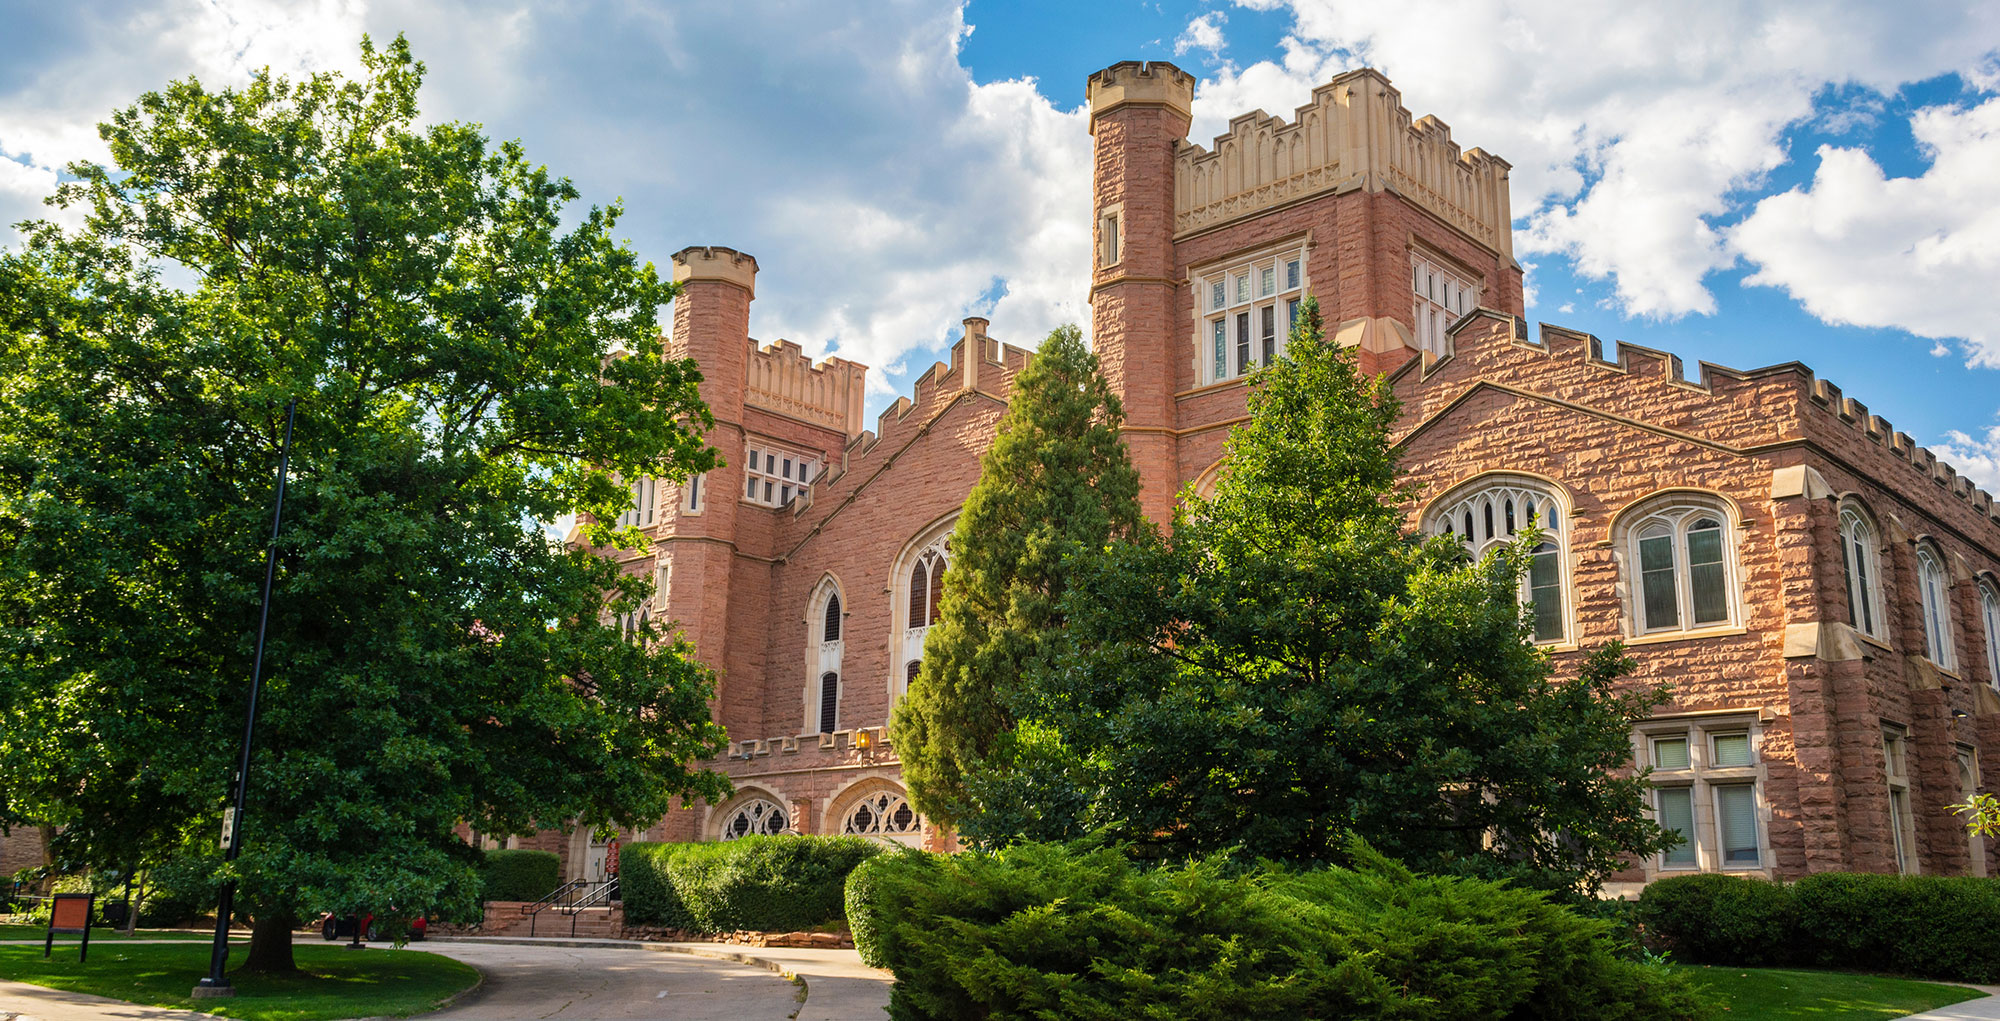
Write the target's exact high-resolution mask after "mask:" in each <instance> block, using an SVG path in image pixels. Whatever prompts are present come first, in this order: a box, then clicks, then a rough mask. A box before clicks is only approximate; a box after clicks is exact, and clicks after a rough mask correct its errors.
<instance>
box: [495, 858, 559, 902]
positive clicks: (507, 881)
mask: <svg viewBox="0 0 2000 1021" xmlns="http://www.w3.org/2000/svg"><path fill="white" fill-rule="evenodd" d="M560 885H562V858H561V856H559V855H557V854H556V853H555V852H554V851H530V850H526V849H519V850H512V851H508V850H496V851H488V852H486V862H485V864H484V866H483V867H482V868H481V870H480V883H479V896H480V899H481V900H529V901H533V900H541V899H542V898H543V897H546V896H548V895H549V894H551V893H554V892H555V889H556V887H558V886H560Z"/></svg>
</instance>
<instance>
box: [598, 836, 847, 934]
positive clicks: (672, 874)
mask: <svg viewBox="0 0 2000 1021" xmlns="http://www.w3.org/2000/svg"><path fill="white" fill-rule="evenodd" d="M881 852H882V845H880V844H878V843H875V842H874V841H871V840H867V839H865V838H862V837H820V836H808V837H792V836H784V837H767V836H750V837H744V838H742V839H740V840H731V841H725V842H721V843H706V844H648V843H639V844H632V845H630V846H628V847H627V848H626V849H625V850H623V851H621V852H620V853H619V857H618V860H619V886H620V893H621V895H622V896H623V897H624V899H625V915H626V917H627V918H630V919H632V920H633V921H635V922H639V923H641V924H647V925H660V926H664V927H667V928H676V929H686V930H689V931H692V932H731V931H734V930H738V929H754V930H762V931H765V932H790V931H797V930H801V929H811V928H814V927H816V926H821V925H825V924H827V923H829V922H838V921H840V920H841V918H842V912H843V908H844V896H845V893H844V886H845V883H846V881H847V876H848V873H850V872H853V871H854V868H855V866H857V865H859V864H861V863H862V862H863V861H865V860H867V859H869V858H871V857H873V856H875V855H877V854H880V853H881Z"/></svg>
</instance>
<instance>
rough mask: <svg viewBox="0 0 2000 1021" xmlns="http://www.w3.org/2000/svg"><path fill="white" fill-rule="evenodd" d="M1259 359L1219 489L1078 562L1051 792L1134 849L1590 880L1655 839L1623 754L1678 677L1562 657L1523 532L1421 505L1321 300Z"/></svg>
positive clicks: (1058, 667)
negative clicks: (1285, 343) (1434, 515)
mask: <svg viewBox="0 0 2000 1021" xmlns="http://www.w3.org/2000/svg"><path fill="white" fill-rule="evenodd" d="M1289 348H1290V350H1289V354H1288V357H1287V358H1285V359H1281V360H1279V361H1278V362H1277V363H1276V364H1275V365H1274V366H1272V367H1271V368H1269V369H1266V370H1263V371H1261V372H1259V373H1258V374H1257V375H1256V376H1255V377H1254V378H1253V380H1252V383H1251V392H1250V402H1249V408H1250V419H1249V421H1248V422H1246V423H1245V424H1244V425H1242V426H1240V427H1238V428H1237V429H1236V430H1235V432H1234V433H1233V434H1232V435H1231V437H1230V441H1229V446H1228V453H1227V457H1226V460H1225V462H1224V469H1223V472H1222V475H1221V477H1220V479H1219V481H1218V483H1217V488H1216V493H1215V496H1214V498H1213V499H1212V500H1204V499H1201V498H1198V497H1195V496H1193V495H1191V494H1190V495H1189V496H1188V497H1186V498H1185V499H1184V501H1183V505H1182V507H1181V511H1180V513H1179V515H1178V517H1177V518H1176V521H1175V525H1174V530H1173V532H1172V534H1171V535H1170V536H1168V537H1165V538H1163V539H1159V540H1147V539H1144V538H1143V537H1142V541H1140V542H1137V543H1124V544H1115V545H1113V546H1110V547H1107V548H1105V549H1104V550H1103V551H1102V552H1100V553H1097V554H1095V555H1091V556H1085V557H1081V558H1078V560H1077V561H1075V562H1074V563H1072V564H1071V565H1070V568H1069V570H1070V575H1069V579H1070V590H1069V592H1068V595H1067V597H1066V599H1065V601H1064V603H1063V606H1062V609H1063V612H1064V616H1065V625H1066V631H1065V633H1064V635H1063V644H1064V652H1063V654H1062V655H1061V656H1059V657H1055V659H1054V661H1053V662H1045V663H1044V665H1043V668H1042V669H1039V670H1037V671H1035V672H1034V673H1033V674H1032V675H1031V676H1030V677H1029V678H1028V679H1027V680H1026V682H1024V685H1023V687H1024V688H1026V689H1027V692H1026V694H1024V696H1023V697H1022V699H1021V700H1020V704H1022V705H1024V706H1030V707H1032V708H1033V711H1032V712H1029V713H1026V714H1024V719H1023V721H1022V723H1021V729H1022V732H1023V733H1036V734H1053V735H1056V738H1055V739H1048V738H1043V739H1042V740H1041V741H1040V743H1039V744H1038V745H1037V747H1038V748H1042V749H1049V750H1052V751H1051V755H1052V757H1053V760H1054V761H1053V762H1052V763H1049V764H1047V765H1037V764H1035V763H1017V765H1016V767H1015V768H1016V770H1017V772H1020V773H1026V774H1032V775H1040V776H1043V777H1062V776H1067V777H1070V778H1073V779H1074V780H1076V782H1078V783H1079V784H1082V785H1083V789H1082V790H1079V791H1076V792H1073V793H1072V794H1070V795H1069V796H1067V797H1065V798H1064V799H1062V800H1063V801H1065V802H1067V803H1069V804H1083V805H1085V806H1087V808H1086V811H1087V814H1088V821H1089V822H1090V823H1091V824H1092V825H1096V826H1102V827H1104V828H1107V829H1108V830H1109V831H1110V835H1111V836H1112V837H1113V838H1115V839H1119V840H1121V841H1125V842H1128V843H1129V844H1130V845H1132V846H1133V847H1134V848H1135V849H1137V850H1138V851H1139V852H1140V853H1142V854H1151V855H1156V856H1159V857H1163V858H1180V857H1184V856H1188V855H1201V854H1208V853H1214V852H1218V851H1227V850H1236V851H1240V852H1242V853H1244V854H1246V855H1248V856H1252V857H1260V858H1273V859H1280V860H1288V861H1294V862H1305V863H1310V862H1322V861H1326V860H1329V859H1333V858H1338V857H1339V855H1340V854H1341V848H1342V847H1343V846H1344V844H1345V842H1346V841H1347V840H1348V839H1349V836H1350V835H1351V834H1359V835H1360V836H1362V837H1364V838H1366V839H1367V840H1368V841H1369V842H1371V843H1372V844H1374V845H1375V846H1376V847H1377V848H1379V849H1381V850H1382V851H1384V852H1386V853H1389V854H1391V855H1393V856H1395V857H1398V858H1401V859H1404V860H1406V861H1408V862H1410V863H1411V864H1412V865H1414V866H1417V867H1419V868H1424V869H1432V870H1440V871H1471V872H1480V873H1487V874H1493V873H1502V874H1521V873H1527V874H1529V875H1530V876H1532V877H1533V878H1536V879H1543V878H1550V877H1559V878H1558V883H1559V884H1561V885H1576V886H1583V887H1588V886H1590V885H1592V884H1593V883H1594V882H1596V881H1597V880H1599V879H1601V877H1603V876H1604V875H1605V874H1607V873H1609V872H1611V871H1615V870H1616V869H1617V868H1619V867H1620V866H1621V864H1622V858H1623V856H1625V855H1633V854H1645V853H1648V852H1651V851H1653V850H1657V849H1659V848H1660V847H1661V846H1662V843H1663V839H1664V838H1663V835H1662V831H1661V830H1660V829H1659V827H1657V826H1656V825H1654V824H1653V823H1652V822H1650V821H1648V820H1647V819H1646V818H1645V813H1644V811H1643V808H1644V805H1643V795H1644V791H1645V780H1644V778H1643V777H1635V776H1630V775H1627V776H1622V777H1621V776H1617V775H1615V773H1616V772H1617V771H1619V770H1621V769H1623V768H1624V767H1627V766H1629V764H1630V757H1631V753H1630V745H1629V734H1630V728H1631V725H1632V723H1633V722H1634V721H1635V720H1637V719H1642V718H1644V717H1645V716H1646V715H1647V714H1648V713H1649V711H1650V709H1651V707H1652V706H1654V705H1656V704H1658V702H1659V701H1661V700H1662V699H1663V698H1664V694H1663V692H1662V691H1660V690H1658V689H1652V688H1642V689H1637V690H1631V689H1626V688H1621V687H1619V686H1617V685H1616V683H1615V682H1616V681H1617V679H1618V678H1619V677H1620V676H1621V675H1623V674H1624V673H1626V672H1627V671H1628V670H1629V669H1630V661H1629V660H1626V659H1624V658H1623V655H1622V652H1621V651H1620V649H1619V648H1618V647H1617V646H1616V644H1615V643H1614V644H1613V645H1611V646H1609V647H1607V648H1605V649H1602V650H1599V651H1598V652H1596V653H1595V654H1593V655H1591V656H1589V657H1586V661H1585V662H1584V663H1582V664H1579V666H1578V667H1577V668H1576V669H1575V672H1574V673H1573V674H1569V671H1567V670H1565V671H1563V673H1565V674H1569V676H1560V675H1558V673H1557V671H1556V669H1555V667H1554V664H1553V663H1552V662H1551V660H1550V659H1549V657H1548V656H1547V654H1545V653H1544V652H1543V651H1542V650H1540V649H1538V648H1536V647H1535V645H1534V643H1533V637H1532V630H1531V620H1530V618H1529V617H1528V616H1526V615H1524V612H1523V607H1522V601H1521V594H1520V579H1521V573H1522V571H1523V570H1525V567H1526V564H1527V557H1528V554H1527V550H1528V549H1532V547H1533V542H1534V540H1533V539H1532V538H1529V539H1525V540H1523V541H1522V542H1521V543H1517V544H1516V545H1515V546H1513V547H1508V548H1503V549H1501V550H1498V551H1496V553H1495V554H1494V555H1492V556H1489V557H1488V558H1486V559H1484V560H1481V561H1479V562H1472V561H1470V560H1469V559H1468V558H1467V557H1466V554H1465V550H1464V548H1463V546H1462V545H1460V544H1459V543H1457V542H1456V541H1455V540H1453V539H1451V538H1450V537H1438V538H1434V539H1430V540H1427V541H1426V540H1423V539H1421V538H1419V537H1417V536H1414V535H1411V534H1409V533H1407V532H1405V531H1404V528H1403V512H1402V510H1401V509H1400V507H1401V505H1402V504H1403V503H1404V502H1405V501H1406V499H1407V498H1408V497H1409V496H1411V495H1412V494H1411V493H1410V491H1409V489H1408V486H1407V483H1406V482H1404V480H1403V478H1402V476H1401V474H1400V470H1399V468H1398V465H1397V451H1396V448H1395V446H1394V444H1393V442H1392V439H1391V435H1390V428H1391V426H1392V424H1393V423H1394V422H1395V421H1396V416H1397V405H1396V401H1395V398H1394V394H1393V393H1391V392H1390V390H1389V388H1388V385H1387V383H1386V382H1385V381H1384V380H1382V379H1379V378H1369V377H1367V376H1364V375H1362V374H1361V373H1360V372H1359V371H1358V369H1357V368H1356V366H1355V362H1354V357H1353V355H1352V353H1351V352H1347V351H1344V350H1342V349H1340V348H1339V347H1337V346H1336V345H1334V344H1332V343H1330V342H1329V341H1327V339H1326V338H1325V336H1324V334H1323V331H1322V328H1321V321H1320V317H1319V310H1318V308H1317V306H1316V305H1315V304H1314V303H1313V302H1312V301H1311V300H1308V301H1307V302H1306V303H1305V305H1304V307H1303V308H1302V311H1301V315H1300V320H1299V323H1298V325H1297V327H1296V328H1295V329H1294V331H1293V334H1292V337H1291V340H1290V342H1289Z"/></svg>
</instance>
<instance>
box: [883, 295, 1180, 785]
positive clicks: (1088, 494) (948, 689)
mask: <svg viewBox="0 0 2000 1021" xmlns="http://www.w3.org/2000/svg"><path fill="white" fill-rule="evenodd" d="M1123 419H1124V412H1123V410H1122V409H1121V408H1120V406H1119V403H1118V397H1117V395H1116V394H1114V393H1112V392H1111V388H1110V385H1109V384H1108V383H1106V382H1105V380H1104V377H1103V376H1101V375H1100V374H1099V373H1098V366H1097V356H1096V355H1094V354H1092V353H1091V352H1090V350H1089V349H1088V348H1086V347H1085V346H1084V343H1083V334H1082V332H1081V331H1080V330H1078V329H1077V328H1076V327H1075V326H1062V327H1059V328H1057V329H1056V330H1055V331H1054V332H1053V333H1050V334H1049V336H1048V339H1047V340H1045V341H1044V342H1043V343H1042V347H1041V350H1040V351H1039V352H1038V353H1037V354H1036V356H1035V358H1034V360H1033V361H1031V362H1030V363H1029V364H1028V367H1027V368H1026V369H1025V370H1024V371H1022V373H1021V375H1020V376H1019V377H1018V378H1016V379H1015V381H1014V395H1013V397H1012V399H1011V401H1010V402H1009V404H1008V407H1007V413H1006V415H1005V416H1003V417H1002V418H1001V420H1000V429H999V435H998V437H996V439H995V440H994V443H993V446H992V447H991V448H990V449H989V450H987V452H986V455H985V457H984V458H983V459H982V461H981V465H980V476H979V482H978V484H977V485H975V486H974V487H973V489H972V493H971V494H970V495H969V496H967V497H966V501H965V508H964V510H963V511H962V512H961V514H960V515H959V519H958V526H957V528H956V530H955V531H954V532H953V534H952V537H951V551H952V560H951V570H950V571H949V572H947V573H946V575H945V585H944V600H943V604H942V607H941V619H940V621H939V623H938V625H937V626H936V627H935V628H934V629H932V631H931V634H930V637H929V638H928V639H927V640H926V641H925V642H924V657H923V666H922V668H921V670H920V672H919V673H918V674H917V677H916V678H915V679H914V680H913V681H911V683H910V690H909V694H908V695H906V696H905V697H904V698H903V700H902V702H901V703H900V704H899V705H898V706H897V708H896V712H895V717H894V720H893V723H892V727H891V735H892V737H893V739H894V742H895V747H896V750H897V753H898V755H900V756H901V758H902V761H903V779H904V782H905V783H906V784H907V785H908V787H909V790H910V797H911V800H912V801H913V802H914V803H915V804H916V806H917V808H918V810H919V811H921V812H923V813H924V814H926V815H927V816H929V817H930V818H931V819H932V820H934V821H936V822H940V823H944V824H947V825H951V824H955V823H956V822H958V821H959V820H960V819H962V818H964V817H965V816H966V815H967V814H968V813H969V812H971V811H972V810H973V809H974V805H973V800H974V799H973V797H972V795H971V793H970V792H969V791H968V789H967V777H968V774H970V773H972V772H973V771H974V770H976V769H980V768H984V767H985V766H986V765H988V764H990V762H991V759H992V757H993V755H994V754H995V752H996V750H997V749H998V747H999V746H1000V744H1001V743H1002V741H1003V740H1004V738H1005V736H1006V735H1007V734H1008V733H1009V731H1011V729H1012V728H1013V724H1014V712H1013V709H1012V707H1011V702H1012V696H1013V694H1014V692H1015V691H1016V689H1017V688H1018V684H1017V680H1018V678H1020V677H1021V676H1023V675H1024V674H1027V673H1029V672H1031V671H1033V670H1036V669H1038V668H1039V667H1040V666H1041V665H1042V664H1043V663H1044V662H1046V661H1047V660H1048V659H1049V658H1050V653H1051V650H1052V649H1053V647H1054V645H1055V644H1056V643H1058V642H1059V641H1060V640H1061V639H1060V634H1061V625H1062V619H1061V615H1060V613H1059V612H1058V610H1057V604H1058V602H1059V601H1060V600H1061V598H1062V596H1063V593H1064V590H1065V589H1066V588H1067V568H1066V566H1065V564H1066V561H1067V559H1068V558H1069V557H1071V556H1072V555H1073V554H1075V553H1077V552H1079V551H1084V550H1097V549H1100V548H1102V547H1103V546H1104V545H1105V544H1106V543H1107V542H1110V541H1113V540H1118V539H1130V538H1132V537H1133V536H1135V535H1136V534H1138V533H1139V532H1140V531H1141V529H1142V528H1143V520H1144V519H1143V516H1142V515H1141V513H1140V511H1139V502H1138V494H1139V474H1138V472H1137V471H1136V470H1135V469H1134V468H1133V467H1132V463H1131V461H1130V460H1129V458H1128V457H1127V454H1126V450H1125V442H1124V440H1123V439H1121V438H1120V437H1119V435H1118V429H1119V423H1120V422H1122V421H1123Z"/></svg>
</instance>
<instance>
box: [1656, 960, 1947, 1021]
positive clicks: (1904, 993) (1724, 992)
mask: <svg viewBox="0 0 2000 1021" xmlns="http://www.w3.org/2000/svg"><path fill="white" fill-rule="evenodd" d="M1683 970H1684V971H1686V972H1687V973H1688V975H1689V976H1690V977H1692V978H1693V979H1694V980H1695V981H1696V982H1698V983H1700V984H1701V985H1703V986H1706V987H1707V988H1708V989H1709V990H1710V991H1712V992H1714V993H1715V994H1716V995H1717V996H1719V997H1720V998H1721V999H1722V1000H1723V1002H1724V1003H1727V1004H1728V1005H1729V1014H1728V1016H1729V1017H1730V1018H1731V1019H1732V1021H1880V1019H1883V1018H1895V1017H1904V1016H1906V1015H1909V1014H1915V1013H1919V1012H1921V1011H1926V1010H1934V1009H1936V1008H1938V1007H1943V1006H1947V1005H1949V1004H1953V1003H1962V1002H1964V1001H1966V1000H1970V999H1975V998H1977V997H1980V996H1983V995H1985V994H1984V993H1981V992H1980V991H1979V990H1977V989H1966V988H1964V987H1961V986H1947V985H1938V984H1937V983H1935V982H1918V981H1916V980H1914V979H1907V978H1885V977H1883V976H1880V975H1857V974H1853V973H1851V972H1844V971H1789V970H1786V969H1782V968H1713V967H1692V966H1690V967H1686V968H1684V969H1683Z"/></svg>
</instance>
